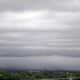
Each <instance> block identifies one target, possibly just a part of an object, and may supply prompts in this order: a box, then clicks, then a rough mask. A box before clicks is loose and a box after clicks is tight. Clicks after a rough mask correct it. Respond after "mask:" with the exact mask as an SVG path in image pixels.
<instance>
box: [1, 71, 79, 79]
mask: <svg viewBox="0 0 80 80" xmlns="http://www.w3.org/2000/svg"><path fill="white" fill-rule="evenodd" d="M69 77H76V78H80V72H31V71H30V72H5V71H4V72H0V80H38V79H56V78H57V79H59V78H62V79H65V78H69ZM78 80H80V79H78Z"/></svg>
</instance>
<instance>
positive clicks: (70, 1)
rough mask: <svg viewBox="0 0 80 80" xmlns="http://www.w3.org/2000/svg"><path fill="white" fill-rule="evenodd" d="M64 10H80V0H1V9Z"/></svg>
mask: <svg viewBox="0 0 80 80" xmlns="http://www.w3.org/2000/svg"><path fill="white" fill-rule="evenodd" d="M30 9H31V10H39V9H51V10H63V11H80V1H79V0H34V1H33V0H17V1H16V0H0V10H1V11H5V10H12V11H13V10H14V11H15V10H16V11H17V10H18V11H19V10H30Z"/></svg>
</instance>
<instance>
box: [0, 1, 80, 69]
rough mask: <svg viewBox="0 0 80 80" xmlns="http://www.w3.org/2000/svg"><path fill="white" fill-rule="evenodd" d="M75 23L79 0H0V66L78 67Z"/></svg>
mask: <svg viewBox="0 0 80 80" xmlns="http://www.w3.org/2000/svg"><path fill="white" fill-rule="evenodd" d="M79 26H80V0H0V64H1V65H0V68H1V69H2V68H3V69H19V70H23V69H26V70H27V69H42V70H43V69H46V70H80V59H79V57H80V35H79V34H80V27H79ZM24 66H26V67H24Z"/></svg>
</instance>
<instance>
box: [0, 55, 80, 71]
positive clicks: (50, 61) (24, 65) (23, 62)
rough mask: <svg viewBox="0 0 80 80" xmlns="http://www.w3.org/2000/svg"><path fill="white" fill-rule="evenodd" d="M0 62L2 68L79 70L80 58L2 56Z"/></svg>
mask: <svg viewBox="0 0 80 80" xmlns="http://www.w3.org/2000/svg"><path fill="white" fill-rule="evenodd" d="M0 64H1V65H0V69H4V70H73V71H75V70H76V71H78V70H80V58H71V57H70V58H69V57H62V56H43V57H42V56H41V57H40V56H39V57H25V58H24V57H17V58H16V57H14V58H10V57H7V58H6V57H2V58H0Z"/></svg>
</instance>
